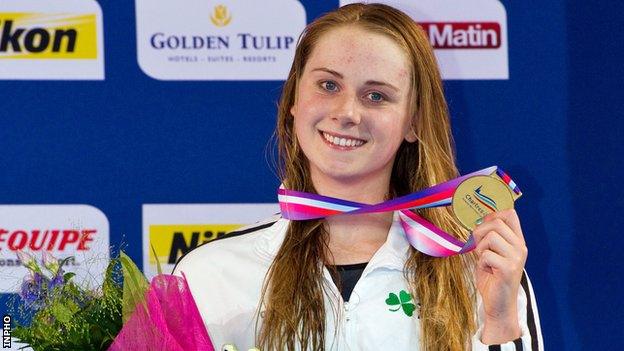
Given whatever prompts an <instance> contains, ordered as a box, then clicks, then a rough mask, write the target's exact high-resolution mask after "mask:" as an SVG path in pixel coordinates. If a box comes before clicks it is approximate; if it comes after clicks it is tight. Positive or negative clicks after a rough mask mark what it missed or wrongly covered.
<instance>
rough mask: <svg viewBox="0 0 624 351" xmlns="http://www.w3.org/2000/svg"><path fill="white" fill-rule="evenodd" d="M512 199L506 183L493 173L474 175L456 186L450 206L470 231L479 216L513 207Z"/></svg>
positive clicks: (460, 221)
mask: <svg viewBox="0 0 624 351" xmlns="http://www.w3.org/2000/svg"><path fill="white" fill-rule="evenodd" d="M514 200H515V198H514V196H513V195H512V193H511V190H510V189H509V187H508V186H507V184H505V183H503V181H501V180H500V179H499V178H498V177H496V176H495V175H491V176H474V177H470V178H468V179H465V180H464V181H463V182H461V183H460V184H459V186H457V189H455V194H453V200H452V202H451V207H452V209H453V213H454V214H455V218H457V220H458V221H459V223H461V225H463V226H464V227H465V228H466V229H468V230H470V231H472V230H473V229H474V228H475V227H476V221H477V220H478V219H479V218H483V217H485V216H486V215H488V214H490V213H492V212H497V211H502V210H507V209H510V208H513V207H514Z"/></svg>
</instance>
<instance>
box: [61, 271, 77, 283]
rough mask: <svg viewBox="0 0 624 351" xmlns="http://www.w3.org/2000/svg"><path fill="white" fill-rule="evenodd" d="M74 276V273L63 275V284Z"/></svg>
mask: <svg viewBox="0 0 624 351" xmlns="http://www.w3.org/2000/svg"><path fill="white" fill-rule="evenodd" d="M75 275H76V273H74V272H69V273H65V274H63V281H64V282H65V283H67V282H69V281H70V280H71V278H73V277H74V276H75Z"/></svg>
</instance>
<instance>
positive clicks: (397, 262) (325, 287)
mask: <svg viewBox="0 0 624 351" xmlns="http://www.w3.org/2000/svg"><path fill="white" fill-rule="evenodd" d="M276 134H277V136H278V139H279V152H280V157H281V178H282V182H283V187H284V188H286V189H288V190H291V191H296V192H299V193H303V192H306V193H309V194H313V195H315V196H318V195H322V196H329V197H333V198H339V199H343V200H340V203H343V204H349V203H351V204H352V203H354V202H357V203H366V204H377V203H380V202H382V201H385V200H389V199H392V198H396V197H398V196H402V195H406V194H409V193H412V192H416V191H419V190H422V189H426V188H428V187H431V186H433V185H435V184H439V183H442V182H445V181H448V180H450V179H453V178H455V177H457V176H458V172H457V169H456V166H455V163H454V151H453V146H452V140H451V131H450V123H449V117H448V110H447V106H446V102H445V99H444V93H443V89H442V82H441V78H440V74H439V71H438V68H437V65H436V61H435V58H434V56H433V52H432V49H431V46H430V44H429V42H428V38H427V36H426V34H425V33H424V32H423V30H422V29H421V28H420V27H419V26H418V25H417V24H416V23H415V22H414V21H413V20H412V19H411V18H409V17H408V16H407V15H405V14H404V13H402V12H400V11H398V10H396V9H394V8H392V7H389V6H385V5H363V4H354V5H348V6H344V7H342V8H340V9H338V10H336V11H333V12H330V13H328V14H326V15H324V16H322V17H321V18H319V19H317V20H315V21H314V22H312V23H311V24H310V25H308V27H307V28H306V30H305V31H304V33H303V34H302V36H301V38H300V41H299V43H298V46H297V50H296V53H295V58H294V62H293V65H292V68H291V71H290V74H289V76H288V79H287V80H286V82H285V85H284V90H283V93H282V97H281V100H280V104H279V110H278V121H277V131H276ZM311 198H312V197H311ZM339 205H340V204H338V205H337V206H339ZM418 214H419V215H421V216H422V217H424V218H426V219H427V220H428V221H430V222H431V223H433V225H435V226H437V227H438V228H441V229H443V230H445V231H446V232H449V233H452V234H453V235H454V236H455V237H456V238H458V239H460V240H464V241H465V240H466V239H467V237H468V235H469V233H468V232H467V231H466V230H465V229H463V228H462V227H460V226H459V225H458V224H456V222H455V221H454V220H453V217H452V215H451V213H450V212H449V210H447V209H429V210H419V211H418ZM473 234H474V237H475V239H476V244H477V245H476V250H475V251H474V252H473V253H466V254H463V255H457V256H452V257H446V258H433V257H430V256H427V255H426V254H424V253H422V252H419V251H418V250H416V249H415V248H413V247H412V246H410V244H409V242H408V240H407V239H406V234H405V232H404V230H403V227H402V226H401V225H400V224H399V222H398V220H397V217H396V216H395V214H393V213H392V212H381V213H367V214H351V215H336V216H330V217H327V218H323V219H315V220H297V221H295V220H287V219H285V218H282V217H280V216H277V217H275V218H273V219H269V220H267V221H265V222H262V223H259V224H256V225H254V226H251V227H249V228H245V229H243V230H241V231H239V232H237V233H235V235H229V236H228V237H227V238H225V239H223V240H218V241H216V242H214V241H213V242H211V243H209V244H208V245H204V246H201V247H200V248H197V249H195V250H193V251H192V252H191V253H189V254H187V255H186V256H184V258H183V259H182V260H181V261H180V262H179V263H178V265H177V266H176V268H175V274H179V275H182V274H184V275H185V276H186V277H187V279H188V282H189V286H190V289H191V291H192V293H193V296H194V297H195V299H196V301H197V305H198V308H199V311H200V313H201V315H202V318H203V319H204V323H205V325H206V326H207V328H208V331H209V333H210V336H211V338H212V339H213V341H214V342H215V344H216V345H224V344H226V345H229V344H236V345H238V346H242V347H246V348H250V347H252V346H254V345H256V346H259V347H260V348H261V349H263V350H284V349H288V350H297V349H303V350H381V349H385V348H388V347H391V348H393V349H396V350H416V349H422V350H462V349H473V350H487V349H488V346H487V345H496V346H494V349H504V350H521V349H524V350H531V349H533V350H537V349H538V348H539V345H541V335H540V333H539V320H538V319H537V310H536V309H535V302H534V297H533V296H532V289H531V286H530V282H529V281H528V278H527V277H526V275H525V274H524V271H523V268H524V262H525V260H526V256H527V249H526V246H525V244H524V239H523V234H522V230H521V228H520V222H519V220H518V217H517V216H516V213H515V212H514V211H513V210H510V211H502V212H497V213H495V214H490V215H489V216H486V217H485V218H484V219H483V220H482V221H480V224H479V225H478V226H477V227H476V229H475V230H474V232H473ZM521 282H522V284H521ZM227 347H229V346H227Z"/></svg>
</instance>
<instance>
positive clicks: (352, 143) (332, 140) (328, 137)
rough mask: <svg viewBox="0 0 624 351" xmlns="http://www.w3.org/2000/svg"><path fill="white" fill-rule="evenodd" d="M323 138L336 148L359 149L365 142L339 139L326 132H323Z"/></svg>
mask: <svg viewBox="0 0 624 351" xmlns="http://www.w3.org/2000/svg"><path fill="white" fill-rule="evenodd" d="M323 137H324V138H325V140H327V141H328V142H330V143H332V144H334V145H336V146H346V147H358V146H361V145H362V144H364V141H363V140H357V139H347V138H339V137H335V136H333V135H330V134H328V133H325V132H323Z"/></svg>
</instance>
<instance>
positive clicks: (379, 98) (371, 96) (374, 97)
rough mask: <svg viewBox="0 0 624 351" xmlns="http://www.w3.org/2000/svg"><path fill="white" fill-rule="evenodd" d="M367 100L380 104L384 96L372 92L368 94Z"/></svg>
mask: <svg viewBox="0 0 624 351" xmlns="http://www.w3.org/2000/svg"><path fill="white" fill-rule="evenodd" d="M368 98H369V99H370V100H371V101H373V102H382V101H384V96H383V95H382V94H381V93H378V92H373V93H370V94H368Z"/></svg>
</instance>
